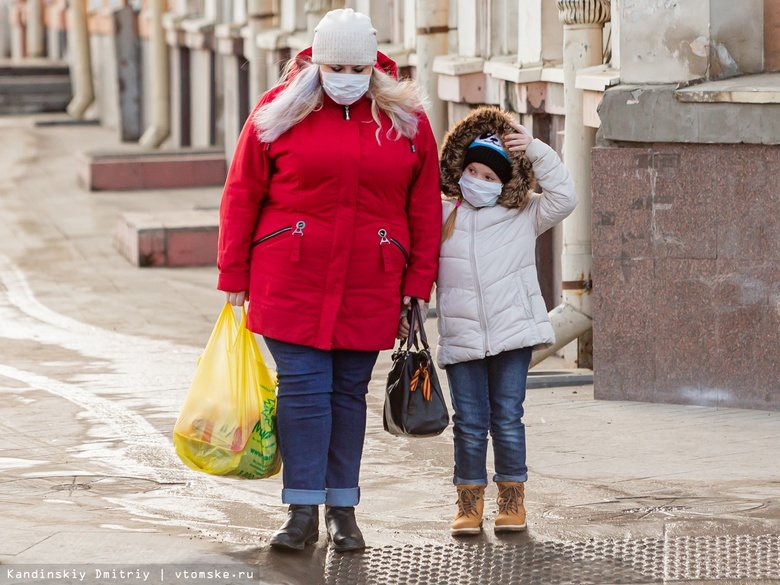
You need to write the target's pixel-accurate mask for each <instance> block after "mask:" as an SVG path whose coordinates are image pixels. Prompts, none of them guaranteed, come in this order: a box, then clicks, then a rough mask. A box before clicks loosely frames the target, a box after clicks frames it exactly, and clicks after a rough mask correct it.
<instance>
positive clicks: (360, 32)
mask: <svg viewBox="0 0 780 585" xmlns="http://www.w3.org/2000/svg"><path fill="white" fill-rule="evenodd" d="M311 60H312V63H317V64H318V65H373V64H374V63H376V29H375V28H374V27H373V26H372V25H371V19H370V18H369V17H368V16H366V15H365V14H361V13H359V12H355V11H354V10H352V9H351V8H340V9H338V10H331V11H330V12H328V13H327V14H326V15H325V16H323V17H322V20H321V21H320V23H319V24H318V25H317V27H316V28H315V29H314V42H313V43H312V46H311Z"/></svg>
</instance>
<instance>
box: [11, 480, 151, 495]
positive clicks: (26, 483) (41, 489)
mask: <svg viewBox="0 0 780 585" xmlns="http://www.w3.org/2000/svg"><path fill="white" fill-rule="evenodd" d="M159 487H160V486H159V484H158V483H157V482H155V481H152V480H149V479H141V478H136V477H105V476H92V475H79V476H75V477H74V476H72V475H71V476H52V477H25V478H18V479H12V480H9V481H5V482H2V483H0V494H2V495H8V496H25V497H46V495H47V494H50V493H51V492H77V491H78V492H89V495H90V496H93V495H94V496H112V497H115V496H120V495H124V494H138V493H144V492H150V491H152V490H155V489H158V488H159ZM85 495H86V494H85Z"/></svg>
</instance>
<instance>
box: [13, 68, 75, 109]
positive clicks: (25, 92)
mask: <svg viewBox="0 0 780 585" xmlns="http://www.w3.org/2000/svg"><path fill="white" fill-rule="evenodd" d="M71 99H72V93H71V84H70V77H69V76H68V75H67V73H66V74H64V75H63V74H60V73H57V74H51V75H2V74H0V114H6V115H8V114H33V113H40V112H63V111H65V108H66V107H67V105H68V103H70V100H71Z"/></svg>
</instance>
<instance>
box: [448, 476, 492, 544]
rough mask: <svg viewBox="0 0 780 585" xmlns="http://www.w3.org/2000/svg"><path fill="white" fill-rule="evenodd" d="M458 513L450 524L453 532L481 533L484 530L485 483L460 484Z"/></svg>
mask: <svg viewBox="0 0 780 585" xmlns="http://www.w3.org/2000/svg"><path fill="white" fill-rule="evenodd" d="M456 487H457V488H458V502H457V504H458V513H457V514H456V515H455V519H454V520H453V521H452V524H450V533H451V534H456V535H457V534H479V533H480V532H482V512H483V510H484V509H485V486H484V485H459V486H456Z"/></svg>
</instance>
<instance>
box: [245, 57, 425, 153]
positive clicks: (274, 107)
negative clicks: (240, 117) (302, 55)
mask: <svg viewBox="0 0 780 585" xmlns="http://www.w3.org/2000/svg"><path fill="white" fill-rule="evenodd" d="M296 71H297V73H296ZM319 72H320V69H319V66H318V65H314V64H312V63H309V62H308V61H300V60H297V61H296V60H292V61H290V62H289V63H288V64H287V66H286V67H285V69H284V73H283V74H282V82H283V83H285V87H284V89H282V90H281V91H280V92H279V94H278V95H277V96H276V97H275V98H274V99H273V100H272V101H270V102H268V103H267V104H264V105H263V106H261V107H260V108H259V109H258V110H257V113H255V116H254V119H253V122H254V125H255V129H256V130H257V135H258V137H259V139H260V140H261V141H262V142H273V141H274V140H276V139H277V138H279V137H280V136H281V135H282V134H284V133H285V132H287V131H288V130H289V129H290V128H292V127H293V126H295V125H296V124H297V123H299V122H300V121H301V120H303V119H304V118H306V116H308V115H309V114H311V113H312V112H313V111H315V110H318V109H320V108H321V107H322V84H321V82H320V74H319ZM366 95H367V96H368V97H369V98H370V99H371V117H372V118H373V119H374V122H376V125H377V130H376V140H377V142H380V133H381V130H382V122H381V119H380V116H379V114H380V112H382V113H384V114H385V115H386V116H387V117H388V118H390V122H391V125H390V128H389V129H388V130H387V132H386V136H387V137H388V138H389V139H391V140H398V139H399V138H401V137H402V136H403V137H406V138H413V137H414V136H415V135H416V134H417V125H418V117H417V115H418V113H419V112H422V111H424V110H425V106H426V105H427V98H426V97H425V94H424V93H423V91H422V89H421V88H420V86H419V85H417V83H415V82H414V81H411V80H401V81H396V80H395V79H393V78H392V77H390V76H389V75H387V74H386V73H384V72H383V71H380V70H379V69H377V68H376V67H374V68H372V70H371V81H370V82H369V87H368V92H367V94H366Z"/></svg>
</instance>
